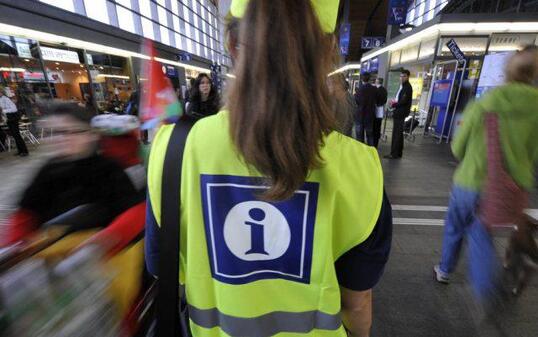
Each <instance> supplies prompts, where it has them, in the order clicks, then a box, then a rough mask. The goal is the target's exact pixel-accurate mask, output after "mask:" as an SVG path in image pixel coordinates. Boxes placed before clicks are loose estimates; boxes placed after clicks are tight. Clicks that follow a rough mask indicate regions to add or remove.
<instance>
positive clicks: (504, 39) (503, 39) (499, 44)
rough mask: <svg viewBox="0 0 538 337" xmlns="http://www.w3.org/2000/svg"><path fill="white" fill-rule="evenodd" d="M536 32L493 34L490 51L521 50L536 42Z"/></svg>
mask: <svg viewBox="0 0 538 337" xmlns="http://www.w3.org/2000/svg"><path fill="white" fill-rule="evenodd" d="M536 37H537V35H536V34H493V35H492V36H491V42H490V45H489V49H488V52H500V51H512V50H519V49H521V48H523V47H524V46H526V45H531V44H534V41H535V40H536Z"/></svg>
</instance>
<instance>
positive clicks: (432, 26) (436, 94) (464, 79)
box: [362, 14, 538, 142]
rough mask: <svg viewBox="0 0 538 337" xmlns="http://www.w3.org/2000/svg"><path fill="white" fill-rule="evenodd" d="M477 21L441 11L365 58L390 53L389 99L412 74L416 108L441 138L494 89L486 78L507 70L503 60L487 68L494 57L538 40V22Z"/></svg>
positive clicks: (365, 60)
mask: <svg viewBox="0 0 538 337" xmlns="http://www.w3.org/2000/svg"><path fill="white" fill-rule="evenodd" d="M465 18H467V19H469V21H466V19H465ZM515 19H517V18H515ZM515 19H514V18H511V20H515ZM475 20H477V18H474V17H472V16H466V15H461V14H460V15H459V16H457V17H454V16H450V15H446V16H443V15H441V16H439V17H437V18H435V19H434V20H432V21H431V22H429V23H428V24H426V25H424V26H421V27H417V29H415V31H414V32H411V33H407V34H403V35H401V36H399V37H397V38H395V39H394V40H393V41H389V43H388V44H387V46H386V47H383V48H380V49H377V50H374V51H371V52H369V53H367V54H365V55H364V57H363V59H362V62H363V63H362V64H365V63H369V62H372V60H373V59H375V58H379V57H382V56H384V55H386V56H388V62H387V63H388V67H387V68H388V71H387V73H386V75H385V76H386V77H387V81H386V83H387V89H388V92H389V97H394V95H395V94H396V92H397V90H398V87H399V83H398V81H399V72H400V71H401V69H403V68H405V69H408V70H409V71H410V72H411V77H410V82H411V85H412V86H413V107H412V111H416V112H417V114H416V116H417V119H418V120H419V122H420V125H421V126H423V127H424V128H425V129H424V133H425V134H429V135H432V136H434V137H435V138H437V139H438V140H439V142H441V141H443V140H446V141H449V140H450V139H451V138H452V136H453V134H454V131H455V129H456V128H457V126H458V123H459V122H458V121H459V120H461V114H462V112H463V110H464V109H465V106H466V105H467V104H468V103H469V101H470V100H472V99H474V98H475V97H476V96H477V95H480V94H481V93H483V92H484V91H486V90H488V87H487V86H486V85H483V86H482V87H481V86H480V82H481V78H483V77H488V76H489V75H490V74H493V73H498V72H499V69H498V68H501V69H502V67H503V65H502V64H499V63H498V62H497V63H495V64H496V65H495V66H489V65H488V66H487V67H485V66H484V64H485V62H486V61H487V60H488V58H490V57H492V55H496V54H506V53H510V52H513V51H515V50H518V49H521V48H522V47H523V46H525V45H529V44H531V45H532V44H538V41H537V37H538V34H537V32H538V22H532V21H531V22H526V21H522V22H506V21H504V20H506V19H504V20H503V21H501V20H500V19H498V20H499V22H498V23H496V22H495V20H496V18H495V17H488V18H487V20H489V21H490V22H480V23H476V22H475ZM484 20H486V19H484ZM521 20H528V18H521ZM450 41H452V42H451V43H452V44H455V45H457V47H458V48H459V50H461V52H462V53H463V55H464V59H465V60H464V62H459V61H458V60H456V58H455V56H454V55H453V53H452V51H451V50H450V48H449V47H448V45H447V44H448V43H449V42H450ZM497 59H502V57H501V58H500V57H497ZM378 76H382V75H381V74H379V75H378ZM492 76H493V75H492ZM489 77H491V76H489ZM482 82H483V81H482Z"/></svg>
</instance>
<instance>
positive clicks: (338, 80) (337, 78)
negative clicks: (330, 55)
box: [328, 74, 357, 137]
mask: <svg viewBox="0 0 538 337" xmlns="http://www.w3.org/2000/svg"><path fill="white" fill-rule="evenodd" d="M328 81H329V90H330V91H331V95H332V97H333V110H334V112H335V113H336V124H337V130H338V131H339V132H341V133H343V134H344V135H346V136H348V137H351V134H352V133H353V114H354V113H355V110H356V109H357V104H356V102H355V99H354V98H353V95H351V93H350V92H349V83H348V82H347V81H346V79H345V77H344V75H342V74H337V75H333V76H331V77H329V80H328Z"/></svg>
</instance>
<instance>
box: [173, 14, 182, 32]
mask: <svg viewBox="0 0 538 337" xmlns="http://www.w3.org/2000/svg"><path fill="white" fill-rule="evenodd" d="M173 20H174V30H175V31H176V32H181V28H180V26H179V18H178V17H177V16H175V15H174V17H173Z"/></svg>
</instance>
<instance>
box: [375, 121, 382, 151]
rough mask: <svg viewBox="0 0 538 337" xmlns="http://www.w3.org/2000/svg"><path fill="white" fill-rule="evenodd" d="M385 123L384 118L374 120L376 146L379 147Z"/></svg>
mask: <svg viewBox="0 0 538 337" xmlns="http://www.w3.org/2000/svg"><path fill="white" fill-rule="evenodd" d="M382 122H383V118H375V119H374V146H375V147H377V146H378V145H379V139H380V138H381V124H382Z"/></svg>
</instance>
